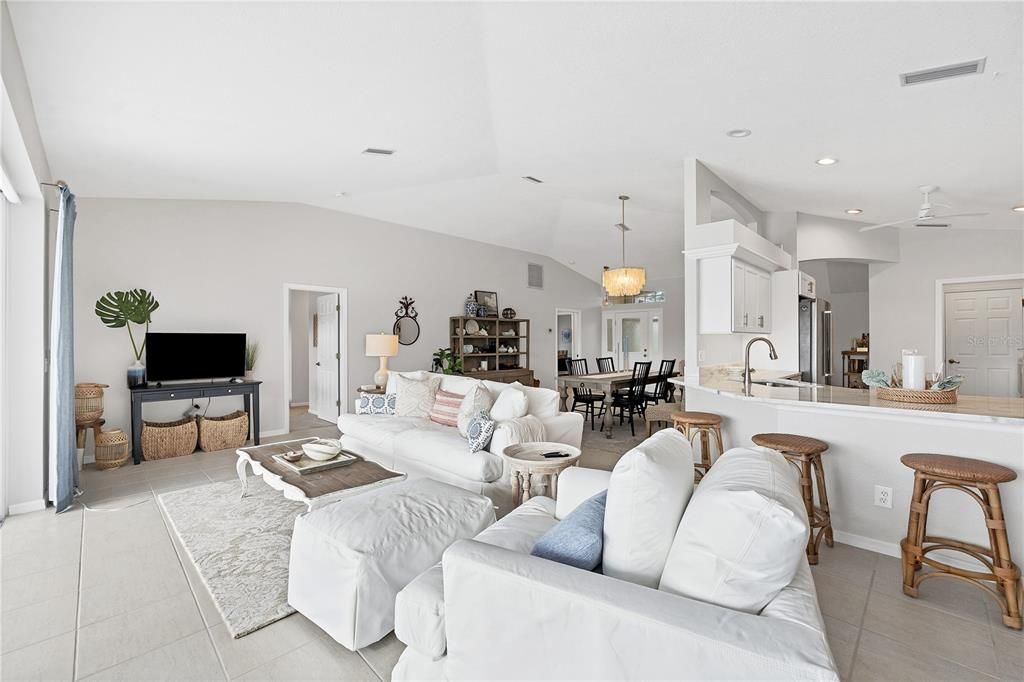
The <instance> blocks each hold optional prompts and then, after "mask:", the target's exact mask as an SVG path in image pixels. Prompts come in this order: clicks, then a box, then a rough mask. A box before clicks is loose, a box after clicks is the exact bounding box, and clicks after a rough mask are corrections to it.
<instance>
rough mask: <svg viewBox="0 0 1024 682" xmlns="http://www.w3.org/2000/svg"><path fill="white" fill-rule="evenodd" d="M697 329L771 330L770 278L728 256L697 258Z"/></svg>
mask: <svg viewBox="0 0 1024 682" xmlns="http://www.w3.org/2000/svg"><path fill="white" fill-rule="evenodd" d="M697 267H698V268H699V271H698V273H697V282H698V287H699V288H700V290H699V295H698V298H697V305H698V314H697V320H698V325H699V329H698V333H700V334H732V333H739V334H766V333H768V332H770V331H771V330H772V306H771V301H772V278H771V275H770V274H769V273H768V271H766V270H762V269H761V268H758V267H755V266H753V265H750V264H749V263H744V262H743V261H741V260H739V259H737V258H732V257H729V256H717V257H714V258H703V259H701V260H700V261H698V264H697Z"/></svg>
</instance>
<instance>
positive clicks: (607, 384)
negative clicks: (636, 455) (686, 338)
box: [558, 370, 679, 438]
mask: <svg viewBox="0 0 1024 682" xmlns="http://www.w3.org/2000/svg"><path fill="white" fill-rule="evenodd" d="M677 376H679V372H671V373H669V374H666V375H662V374H652V375H650V376H649V377H647V385H650V384H656V383H658V382H659V381H662V380H663V379H671V378H672V377H677ZM632 381H633V371H632V370H622V371H620V372H601V373H598V374H574V375H568V376H560V377H558V394H559V396H561V403H560V407H561V409H562V411H563V412H568V411H569V408H568V398H569V389H571V388H585V389H590V390H591V391H592V392H594V393H603V394H604V414H603V415H602V416H601V429H602V430H603V431H604V437H605V438H611V437H612V429H613V428H614V423H615V420H614V419H613V418H612V416H611V415H612V401H613V400H614V399H615V392H616V391H618V390H621V389H629V384H630V383H631V382H632ZM668 402H670V403H671V402H675V385H674V384H672V383H671V382H669V384H668Z"/></svg>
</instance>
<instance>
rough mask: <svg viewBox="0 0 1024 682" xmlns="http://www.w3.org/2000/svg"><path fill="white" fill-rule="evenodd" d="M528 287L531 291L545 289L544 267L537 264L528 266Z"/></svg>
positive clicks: (528, 264)
mask: <svg viewBox="0 0 1024 682" xmlns="http://www.w3.org/2000/svg"><path fill="white" fill-rule="evenodd" d="M526 286H528V287H530V288H531V289H543V288H544V266H543V265H538V264H537V263H527V264H526Z"/></svg>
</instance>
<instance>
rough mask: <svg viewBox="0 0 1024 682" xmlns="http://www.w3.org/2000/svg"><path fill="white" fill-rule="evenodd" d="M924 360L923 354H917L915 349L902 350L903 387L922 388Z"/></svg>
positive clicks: (923, 384) (915, 389)
mask: <svg viewBox="0 0 1024 682" xmlns="http://www.w3.org/2000/svg"><path fill="white" fill-rule="evenodd" d="M926 360H927V358H926V357H925V356H923V355H919V354H918V352H917V349H913V350H904V351H903V388H908V389H911V390H914V391H923V390H924V388H925V382H924V375H925V361H926Z"/></svg>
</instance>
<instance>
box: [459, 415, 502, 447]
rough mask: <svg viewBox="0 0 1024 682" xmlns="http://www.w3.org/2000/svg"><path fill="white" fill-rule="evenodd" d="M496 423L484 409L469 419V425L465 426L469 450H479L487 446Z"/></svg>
mask: <svg viewBox="0 0 1024 682" xmlns="http://www.w3.org/2000/svg"><path fill="white" fill-rule="evenodd" d="M497 425H498V422H496V421H494V420H493V419H491V415H490V414H488V413H487V411H486V410H480V411H479V412H477V413H476V414H475V415H473V418H472V419H470V420H469V426H468V427H467V428H466V440H468V441H469V451H470V452H480V451H481V450H483V449H485V448H486V447H487V444H488V443H490V442H491V436H493V435H494V427H495V426H497Z"/></svg>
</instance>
